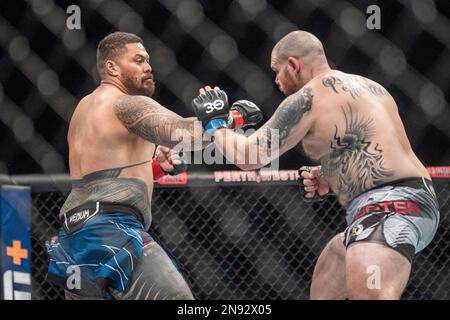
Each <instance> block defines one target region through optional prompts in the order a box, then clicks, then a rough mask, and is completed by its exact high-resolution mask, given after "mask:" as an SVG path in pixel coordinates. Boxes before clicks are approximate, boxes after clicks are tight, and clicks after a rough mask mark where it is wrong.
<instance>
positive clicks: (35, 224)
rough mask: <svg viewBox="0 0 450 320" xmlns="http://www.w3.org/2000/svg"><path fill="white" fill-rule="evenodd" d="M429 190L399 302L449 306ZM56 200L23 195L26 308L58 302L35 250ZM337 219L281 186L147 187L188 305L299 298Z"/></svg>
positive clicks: (335, 212) (447, 196) (443, 252)
mask: <svg viewBox="0 0 450 320" xmlns="http://www.w3.org/2000/svg"><path fill="white" fill-rule="evenodd" d="M216 180H217V179H216ZM272 180H273V179H272ZM192 182H194V183H195V181H192ZM435 189H436V192H437V196H438V199H439V203H440V207H441V222H440V226H439V229H438V231H437V233H436V236H435V238H434V239H433V241H432V243H431V244H430V245H429V246H428V247H427V248H425V250H423V251H422V252H421V253H419V254H418V255H417V256H416V257H415V260H414V263H413V271H412V275H411V278H410V282H409V284H408V287H407V289H406V291H405V293H404V295H403V297H402V298H403V299H450V218H449V216H448V212H450V183H449V181H448V180H444V179H436V180H435ZM65 191H67V190H65ZM65 191H63V192H61V191H55V190H47V191H40V192H34V193H33V213H32V247H33V253H32V277H33V298H34V299H61V298H63V293H62V291H61V290H60V289H58V288H55V287H53V286H52V285H50V284H49V283H47V282H46V281H45V274H46V270H47V259H48V257H47V255H46V252H45V246H44V242H45V240H47V239H49V238H50V237H51V236H52V235H54V234H56V230H57V228H58V227H59V221H58V220H57V213H58V212H59V209H60V207H61V205H62V204H63V203H64V200H65V195H66V192H65ZM344 217H345V212H344V210H343V209H342V208H340V207H339V205H337V204H336V199H335V198H332V197H330V198H328V200H327V201H325V202H322V203H313V204H310V203H305V202H304V201H303V200H302V198H301V195H300V194H299V192H298V187H297V186H296V185H295V182H294V181H289V180H288V179H286V180H285V181H278V182H275V181H266V182H260V183H258V182H234V183H231V182H230V183H227V182H223V181H222V182H221V183H219V182H216V181H214V179H211V180H209V182H208V181H206V182H205V181H204V182H203V183H202V184H198V185H197V186H195V185H193V184H192V183H191V181H190V183H189V185H188V186H182V185H181V186H178V187H173V186H167V185H166V186H165V185H157V187H156V190H155V191H154V199H153V224H152V229H153V230H154V231H155V233H156V234H157V235H158V236H159V237H160V239H161V240H162V242H163V243H164V244H165V245H166V246H167V248H168V249H169V250H170V251H172V252H173V253H174V255H175V257H177V259H178V261H179V262H180V264H181V265H182V266H183V268H184V269H185V271H186V273H187V276H188V278H189V280H190V282H191V284H192V291H193V293H194V295H195V297H196V298H197V299H226V300H227V299H308V296H309V287H310V284H311V278H312V274H313V269H314V264H315V262H316V260H317V258H318V256H319V254H320V252H321V250H322V249H323V247H324V246H325V244H326V242H327V241H328V240H329V239H331V238H332V237H333V235H335V234H336V233H338V232H341V231H343V230H344V229H345V227H346V223H345V218H344Z"/></svg>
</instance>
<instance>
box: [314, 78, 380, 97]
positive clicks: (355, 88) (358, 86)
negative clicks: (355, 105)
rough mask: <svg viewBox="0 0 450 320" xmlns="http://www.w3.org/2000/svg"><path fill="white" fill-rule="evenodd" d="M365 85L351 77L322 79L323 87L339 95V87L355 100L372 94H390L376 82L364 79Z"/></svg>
mask: <svg viewBox="0 0 450 320" xmlns="http://www.w3.org/2000/svg"><path fill="white" fill-rule="evenodd" d="M362 80H363V82H364V83H361V81H360V79H358V78H357V77H355V76H351V75H343V76H341V77H335V76H330V77H325V78H323V79H322V85H323V86H324V87H325V88H331V89H332V90H333V92H334V93H337V94H339V92H338V90H337V88H338V86H337V85H339V86H340V87H341V90H342V91H345V92H348V93H350V95H351V96H352V98H353V99H355V100H356V99H358V98H359V97H361V96H362V95H363V94H365V93H371V94H373V95H375V96H380V95H385V96H388V95H389V93H388V92H387V91H386V89H384V88H383V87H382V86H380V85H378V84H376V83H375V82H372V81H369V80H367V79H364V78H362Z"/></svg>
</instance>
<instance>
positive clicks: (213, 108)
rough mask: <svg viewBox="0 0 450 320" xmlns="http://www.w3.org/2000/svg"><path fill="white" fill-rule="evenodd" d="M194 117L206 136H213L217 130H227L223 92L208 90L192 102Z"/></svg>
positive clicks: (226, 114)
mask: <svg viewBox="0 0 450 320" xmlns="http://www.w3.org/2000/svg"><path fill="white" fill-rule="evenodd" d="M192 108H193V109H194V112H195V115H196V116H197V118H198V119H199V120H200V121H201V122H202V124H203V128H204V129H205V132H206V134H207V135H210V136H211V135H213V133H214V131H216V130H217V129H219V128H227V121H228V112H229V110H230V106H229V105H228V97H227V94H226V93H225V91H223V90H208V91H206V93H202V94H199V95H198V96H197V98H195V99H194V100H193V101H192Z"/></svg>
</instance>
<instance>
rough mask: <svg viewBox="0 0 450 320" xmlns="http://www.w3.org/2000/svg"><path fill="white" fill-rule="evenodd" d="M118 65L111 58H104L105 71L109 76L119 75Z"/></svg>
mask: <svg viewBox="0 0 450 320" xmlns="http://www.w3.org/2000/svg"><path fill="white" fill-rule="evenodd" d="M119 70H120V68H119V66H118V65H117V63H115V62H114V61H112V60H106V62H105V73H106V74H107V75H109V76H111V77H117V76H118V75H119Z"/></svg>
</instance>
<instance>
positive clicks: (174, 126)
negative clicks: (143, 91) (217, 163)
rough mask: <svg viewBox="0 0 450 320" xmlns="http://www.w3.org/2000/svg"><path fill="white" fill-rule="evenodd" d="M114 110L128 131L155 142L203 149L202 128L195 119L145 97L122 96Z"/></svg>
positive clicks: (204, 142)
mask: <svg viewBox="0 0 450 320" xmlns="http://www.w3.org/2000/svg"><path fill="white" fill-rule="evenodd" d="M114 113H115V114H116V116H117V118H119V120H120V121H122V123H123V125H124V126H125V127H126V128H127V129H128V131H130V132H132V133H134V134H136V135H138V136H140V137H141V138H144V139H146V140H148V141H150V142H152V143H154V144H158V145H164V146H166V147H169V148H173V147H174V146H175V145H178V146H179V147H182V148H184V149H188V150H197V149H202V148H204V147H205V146H206V145H207V144H208V143H209V142H206V141H202V136H203V129H202V126H201V124H200V123H198V121H197V119H196V118H183V117H180V116H179V115H177V114H176V113H174V112H172V111H170V110H168V109H166V108H164V107H163V106H161V105H160V104H159V103H158V102H156V101H155V100H153V99H151V98H148V97H144V96H122V97H120V98H118V99H117V100H116V102H115V103H114Z"/></svg>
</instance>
